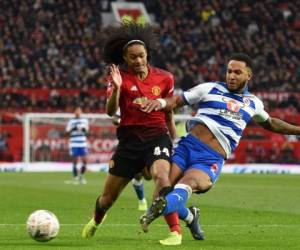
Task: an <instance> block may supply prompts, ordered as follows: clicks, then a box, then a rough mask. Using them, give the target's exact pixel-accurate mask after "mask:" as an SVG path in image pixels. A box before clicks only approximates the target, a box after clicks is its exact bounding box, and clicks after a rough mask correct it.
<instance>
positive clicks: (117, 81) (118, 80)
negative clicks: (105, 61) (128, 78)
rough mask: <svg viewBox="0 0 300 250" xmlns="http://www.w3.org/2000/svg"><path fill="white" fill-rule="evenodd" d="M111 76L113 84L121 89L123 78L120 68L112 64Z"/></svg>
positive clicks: (110, 68)
mask: <svg viewBox="0 0 300 250" xmlns="http://www.w3.org/2000/svg"><path fill="white" fill-rule="evenodd" d="M109 74H110V76H111V79H112V84H113V85H114V86H115V87H116V88H120V87H121V85H122V77H121V74H120V70H119V68H118V66H116V65H115V64H112V65H110V66H109Z"/></svg>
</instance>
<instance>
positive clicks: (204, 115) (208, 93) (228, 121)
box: [182, 82, 269, 158]
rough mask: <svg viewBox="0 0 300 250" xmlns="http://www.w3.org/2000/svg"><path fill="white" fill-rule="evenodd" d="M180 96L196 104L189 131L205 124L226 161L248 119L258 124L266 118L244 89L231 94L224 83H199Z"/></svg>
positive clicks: (251, 95)
mask: <svg viewBox="0 0 300 250" xmlns="http://www.w3.org/2000/svg"><path fill="white" fill-rule="evenodd" d="M182 96H183V99H184V100H185V101H186V103H187V104H189V105H193V104H197V105H198V110H197V113H196V115H195V116H194V117H193V118H192V119H191V120H190V121H188V126H187V128H188V129H190V128H191V127H192V126H193V125H194V123H195V122H200V123H203V124H205V125H206V126H207V127H208V128H209V129H210V130H211V132H212V133H213V134H214V135H215V137H216V138H217V140H218V141H219V143H220V144H221V146H222V147H223V149H224V150H225V152H226V155H227V158H228V157H229V156H230V154H231V153H232V151H233V150H234V149H235V148H236V147H237V145H238V143H239V141H240V138H241V136H242V132H243V130H244V129H245V128H246V125H247V123H248V122H249V121H250V119H251V118H253V119H254V120H256V121H257V122H263V121H266V120H267V119H268V118H269V114H268V113H267V112H266V111H265V110H264V105H263V103H262V102H261V100H259V99H258V98H257V97H256V96H255V95H253V94H250V93H249V92H248V90H247V89H246V90H245V91H244V92H243V93H242V94H235V93H232V92H230V91H229V90H228V89H227V87H226V83H223V82H206V83H202V84H199V85H197V86H195V87H194V88H192V89H189V90H187V91H185V92H183V93H182ZM192 121H194V122H192Z"/></svg>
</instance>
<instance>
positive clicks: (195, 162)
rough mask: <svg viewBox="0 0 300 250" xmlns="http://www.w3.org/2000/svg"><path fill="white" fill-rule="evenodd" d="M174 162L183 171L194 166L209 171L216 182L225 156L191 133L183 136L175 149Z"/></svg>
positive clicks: (212, 179)
mask: <svg viewBox="0 0 300 250" xmlns="http://www.w3.org/2000/svg"><path fill="white" fill-rule="evenodd" d="M172 162H174V163H176V164H177V165H178V167H179V168H180V169H181V170H182V171H183V172H185V171H187V170H188V169H191V168H194V169H199V170H202V171H204V172H205V173H207V174H208V175H209V176H210V178H211V181H212V182H213V183H214V182H216V180H217V179H218V177H219V175H220V173H221V170H222V167H223V164H224V157H223V156H222V155H221V154H219V153H218V152H217V151H215V150H213V149H212V148H211V147H209V146H208V145H206V144H204V143H203V142H201V141H200V140H199V139H197V138H196V137H194V136H193V135H191V134H188V135H187V136H186V137H183V139H181V140H180V141H179V142H178V146H177V147H176V148H175V149H174V154H173V156H172Z"/></svg>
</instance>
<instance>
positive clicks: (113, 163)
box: [108, 160, 115, 168]
mask: <svg viewBox="0 0 300 250" xmlns="http://www.w3.org/2000/svg"><path fill="white" fill-rule="evenodd" d="M108 166H109V168H113V167H114V166H115V162H114V160H110V161H109V164H108Z"/></svg>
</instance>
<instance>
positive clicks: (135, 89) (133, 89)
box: [130, 85, 138, 91]
mask: <svg viewBox="0 0 300 250" xmlns="http://www.w3.org/2000/svg"><path fill="white" fill-rule="evenodd" d="M130 90H131V91H137V90H138V89H137V87H136V86H135V85H133V86H132V87H131V88H130Z"/></svg>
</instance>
